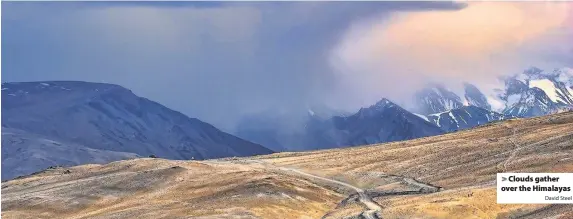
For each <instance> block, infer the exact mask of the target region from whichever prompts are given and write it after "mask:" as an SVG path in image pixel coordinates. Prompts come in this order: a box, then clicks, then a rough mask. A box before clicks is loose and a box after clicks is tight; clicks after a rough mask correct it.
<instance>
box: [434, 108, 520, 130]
mask: <svg viewBox="0 0 573 219" xmlns="http://www.w3.org/2000/svg"><path fill="white" fill-rule="evenodd" d="M426 118H427V119H428V120H429V121H430V122H432V123H434V124H436V125H437V126H439V127H440V128H442V130H444V131H446V132H452V131H458V130H462V129H468V128H473V127H476V126H479V125H484V124H487V123H489V122H493V121H498V120H503V119H506V118H511V116H506V115H503V114H500V113H496V112H493V111H491V110H487V109H484V108H480V107H477V106H462V107H460V108H456V109H452V110H448V111H446V112H441V113H435V114H430V115H428V116H427V117H426Z"/></svg>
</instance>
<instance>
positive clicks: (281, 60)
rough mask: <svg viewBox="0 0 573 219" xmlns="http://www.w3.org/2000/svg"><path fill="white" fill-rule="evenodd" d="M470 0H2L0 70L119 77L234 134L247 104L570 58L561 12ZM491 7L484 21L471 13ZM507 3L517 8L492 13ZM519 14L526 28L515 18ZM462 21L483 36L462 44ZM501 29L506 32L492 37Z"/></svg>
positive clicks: (276, 104)
mask: <svg viewBox="0 0 573 219" xmlns="http://www.w3.org/2000/svg"><path fill="white" fill-rule="evenodd" d="M475 4H477V3H471V4H470V5H469V6H467V7H464V4H458V3H452V2H251V3H246V2H219V3H205V2H144V3H143V2H6V3H3V4H2V6H3V7H2V15H3V17H2V54H3V55H4V56H3V58H2V64H3V66H2V80H3V81H37V80H82V81H94V82H108V83H115V84H119V85H122V86H124V87H126V88H129V89H131V90H133V91H134V92H135V93H136V94H138V95H140V96H144V97H147V98H149V99H152V100H155V101H158V102H160V103H161V104H164V105H166V106H167V107H170V108H172V109H175V110H178V111H181V112H183V113H185V114H186V115H189V116H191V117H195V118H199V119H201V120H204V121H206V122H209V123H212V124H214V125H215V126H217V127H219V128H223V129H224V130H227V131H232V129H233V127H234V126H235V125H236V124H237V122H238V121H240V120H241V118H243V117H244V116H245V115H248V114H251V113H257V112H261V111H266V110H270V111H272V112H279V111H284V112H286V113H287V114H288V113H292V112H297V113H306V112H307V108H308V107H309V106H311V105H321V104H322V103H323V102H327V103H326V105H328V106H330V107H335V108H337V109H345V110H349V111H353V110H356V108H358V107H361V106H367V105H370V104H373V103H374V102H376V101H377V100H379V99H381V98H382V97H390V98H395V99H397V98H401V97H404V96H405V95H406V94H408V93H409V92H410V93H411V91H414V90H416V89H417V87H413V86H415V85H418V84H421V83H422V82H424V80H430V79H436V78H441V76H443V78H446V79H448V80H452V81H455V80H457V79H459V78H457V77H458V75H466V76H467V75H468V74H470V73H467V72H469V71H467V69H471V70H472V71H471V72H472V73H471V74H475V75H477V76H476V77H478V76H479V74H483V78H486V79H487V78H489V76H490V75H496V74H497V73H489V72H487V70H488V69H491V68H493V66H494V65H493V64H491V65H492V67H489V66H488V65H486V64H488V63H489V62H488V60H490V59H493V58H487V57H489V56H487V55H492V56H496V58H495V59H494V60H497V61H496V62H495V63H494V64H495V65H499V66H502V67H503V66H505V61H506V60H509V62H508V63H509V64H507V66H508V67H506V68H509V67H513V66H517V67H516V68H515V69H522V67H521V66H520V65H519V64H514V62H518V61H521V62H525V61H526V60H527V61H529V60H533V61H536V60H541V58H540V57H542V58H544V59H547V60H555V62H559V63H561V62H566V61H569V63H571V57H573V55H570V54H571V51H572V50H568V49H567V47H566V46H563V43H562V42H564V41H565V40H566V39H567V38H566V37H567V36H570V35H568V34H570V28H569V29H567V28H565V26H559V25H553V24H554V23H556V22H557V21H552V19H553V18H554V17H555V16H556V15H555V14H558V13H556V12H554V14H547V13H545V14H544V13H541V12H543V10H542V11H541V12H540V13H538V14H535V17H537V18H538V19H539V20H540V21H546V22H547V23H548V24H547V25H546V24H544V23H541V22H538V21H537V20H535V19H533V20H532V19H531V18H529V17H528V16H526V15H524V14H523V12H522V11H523V10H529V11H528V12H527V13H529V14H530V15H533V14H531V13H534V12H535V13H537V11H538V9H536V7H530V9H522V8H520V7H521V6H520V7H519V8H518V9H513V8H507V7H505V6H503V7H502V6H495V5H493V4H490V3H483V4H484V5H485V6H487V5H489V6H488V7H492V8H491V11H490V9H489V8H486V7H485V6H479V7H477V6H474V5H475ZM480 4H481V3H480ZM516 4H517V3H516ZM523 4H524V3H523ZM520 5H521V4H520ZM472 7H473V9H472ZM475 7H477V9H476V8H475ZM480 7H482V9H480V10H478V9H479V8H480ZM470 9H471V10H470ZM493 9H495V10H493ZM468 10H469V12H468ZM504 10H505V11H504ZM548 10H549V9H548ZM551 10H553V11H554V9H551ZM486 11H487V14H488V15H492V16H485V17H486V18H487V19H490V20H492V21H489V20H487V19H486V20H479V19H480V18H479V17H477V14H480V13H486ZM508 11H515V13H516V14H511V16H512V18H511V19H510V20H508V21H506V22H505V23H504V22H502V24H497V23H499V21H500V19H502V16H501V14H502V13H506V12H508ZM494 12H495V13H494ZM568 14H571V13H568ZM471 15H475V16H476V18H472V16H471ZM508 16H509V14H508ZM515 16H521V17H523V18H522V19H526V21H524V22H529V23H527V25H529V26H531V28H532V29H531V30H522V29H520V28H518V27H515V28H514V27H513V26H512V25H513V24H516V23H518V21H519V20H517V18H513V17H515ZM482 17H483V16H482ZM473 19H477V20H478V21H480V22H481V25H483V26H487V25H491V26H492V27H495V29H496V30H489V29H487V28H485V27H483V28H482V29H487V30H484V31H485V32H486V33H488V34H487V35H484V36H481V35H482V32H484V31H481V32H480V31H475V29H476V28H473V29H472V28H469V27H470V26H472V25H473V27H475V26H476V24H472V22H474V21H473ZM451 20H457V21H459V22H453V21H451ZM530 20H532V21H530ZM569 20H571V19H569ZM476 22H477V21H476ZM532 22H538V23H539V24H538V23H532ZM464 24H465V26H464ZM549 24H550V25H549ZM504 25H505V26H504ZM504 27H512V28H514V29H512V30H513V31H517V32H519V31H522V33H519V34H521V35H520V36H521V38H516V39H518V40H521V41H522V42H521V43H519V44H516V43H513V41H512V40H510V39H511V38H510V37H508V35H511V32H508V31H505V32H504V31H502V30H500V29H503V28H504ZM569 27H570V26H569ZM460 28H461V29H460ZM450 29H452V30H450ZM458 29H460V30H463V31H465V32H467V34H471V35H470V36H469V37H471V39H472V41H474V42H479V43H480V44H481V45H480V46H475V45H473V44H469V43H467V42H468V40H464V39H463V38H464V37H468V36H464V35H463V32H461V33H460V32H459V31H458V32H456V31H457V30H458ZM478 29H479V28H478ZM430 30H435V31H430ZM417 32H420V33H418V35H416V33H417ZM548 33H551V34H548ZM423 35H425V36H428V37H432V38H431V40H430V39H428V37H424V36H423ZM443 35H445V36H447V38H445V37H442V36H443ZM497 38H503V40H500V41H498V43H488V41H495V39H497ZM524 45H527V46H524ZM504 48H507V51H505V50H504ZM569 48H570V47H569ZM474 50H475V51H477V52H475V53H471V54H470V53H468V54H466V51H474ZM490 50H492V51H493V52H491V51H490ZM500 51H501V52H500ZM515 51H521V52H522V53H521V54H518V53H517V52H515ZM530 54H533V55H530ZM514 56H516V57H514ZM528 57H529V58H528ZM474 59H475V60H476V61H472V60H474ZM533 61H532V62H530V63H529V62H528V64H531V63H534V62H533ZM484 63H485V64H484ZM556 65H557V64H556ZM480 68H483V69H480ZM495 69H497V68H495ZM477 70H479V71H477ZM497 70H499V72H502V69H501V67H500V68H499V69H497ZM466 71H467V72H466ZM457 72H463V74H461V73H460V74H457ZM482 72H486V73H482ZM503 72H505V71H503ZM478 73H479V74H478ZM440 75H441V76H440ZM475 75H474V76H475ZM437 76H440V77H437ZM486 76H487V77H486ZM467 77H470V76H467ZM467 77H465V76H464V78H467ZM478 78H479V77H478ZM484 80H485V79H484Z"/></svg>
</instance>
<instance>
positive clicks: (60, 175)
mask: <svg viewBox="0 0 573 219" xmlns="http://www.w3.org/2000/svg"><path fill="white" fill-rule="evenodd" d="M572 152H573V113H561V114H555V115H551V116H545V117H538V118H531V119H518V120H511V121H504V122H498V123H494V124H489V125H487V126H482V127H478V128H475V129H471V130H467V131H462V132H456V133H451V134H447V135H441V136H434V137H427V138H422V139H417V140H411V141H405V142H396V143H389V144H380V145H371V146H362V147H354V148H344V149H332V150H321V151H313V152H301V153H278V154H271V155H264V156H257V157H248V158H237V159H220V160H207V161H170V160H163V159H149V158H145V159H134V160H127V161H118V162H114V163H111V164H107V165H83V166H76V167H72V168H59V169H50V170H47V171H44V172H41V173H38V174H35V175H31V176H28V177H24V178H19V179H15V180H11V181H8V182H5V183H2V210H3V212H2V218H18V219H19V218H347V217H353V218H360V217H361V215H365V214H367V213H368V215H370V216H376V217H378V218H464V219H465V218H571V216H573V215H571V213H570V212H571V211H572V208H571V205H498V204H496V201H495V198H496V193H495V174H496V173H498V172H573V156H572V154H571V153H572ZM440 187H441V189H436V188H440ZM358 191H360V192H361V193H362V195H365V196H367V200H366V201H364V200H365V199H363V198H361V196H360V195H357V194H358V193H357V192H358ZM418 191H419V192H418ZM359 197H360V198H359ZM365 203H369V204H368V205H372V204H374V205H376V206H374V207H372V206H367V205H365ZM378 207H379V209H376V210H372V209H373V208H378Z"/></svg>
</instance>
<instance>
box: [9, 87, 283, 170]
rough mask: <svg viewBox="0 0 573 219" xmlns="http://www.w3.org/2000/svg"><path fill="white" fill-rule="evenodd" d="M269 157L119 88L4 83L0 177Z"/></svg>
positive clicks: (254, 146) (250, 145)
mask: <svg viewBox="0 0 573 219" xmlns="http://www.w3.org/2000/svg"><path fill="white" fill-rule="evenodd" d="M271 152H272V150H270V149H267V148H265V147H263V146H261V145H258V144H255V143H252V142H249V141H246V140H243V139H241V138H238V137H236V136H233V135H231V134H228V133H225V132H222V131H220V130H219V129H217V128H215V127H214V126H212V125H210V124H208V123H205V122H202V121H200V120H198V119H195V118H189V117H187V116H185V115H183V114H182V113H179V112H177V111H174V110H171V109H169V108H167V107H165V106H163V105H161V104H159V103H156V102H153V101H151V100H148V99H145V98H142V97H138V96H136V95H135V94H133V93H132V92H131V91H130V90H128V89H125V88H123V87H121V86H118V85H112V84H102V83H88V82H75V81H49V82H22V83H3V84H2V178H3V179H9V178H12V177H14V176H18V175H23V174H30V173H33V172H35V171H38V170H42V169H45V168H47V167H50V166H58V165H77V164H84V163H105V162H109V161H114V160H119V159H125V158H132V157H137V156H142V157H148V156H155V157H160V158H167V159H180V160H188V159H209V158H219V157H230V156H250V155H258V154H268V153H271Z"/></svg>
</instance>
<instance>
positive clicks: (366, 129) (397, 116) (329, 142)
mask: <svg viewBox="0 0 573 219" xmlns="http://www.w3.org/2000/svg"><path fill="white" fill-rule="evenodd" d="M311 133H313V134H312V135H313V136H316V137H318V138H319V139H320V140H315V143H316V144H315V145H316V146H317V147H319V148H332V147H342V146H354V145H364V144H375V143H382V142H391V141H400V140H407V139H414V138H420V137H425V136H432V135H438V134H442V133H443V131H442V130H441V129H440V128H438V127H437V126H435V125H434V124H432V123H430V122H428V121H426V120H424V119H423V118H420V117H419V116H416V115H414V114H413V113H411V112H409V111H407V110H405V109H403V108H402V107H400V106H398V105H396V104H394V103H393V102H391V101H389V100H387V99H382V100H380V101H379V102H377V103H376V104H374V105H372V106H370V107H368V108H362V109H360V110H359V111H358V112H357V113H355V114H354V115H351V116H346V117H343V116H336V117H333V118H332V119H330V120H327V121H323V122H322V123H320V124H317V125H315V126H314V127H313V129H312V132H311Z"/></svg>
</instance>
